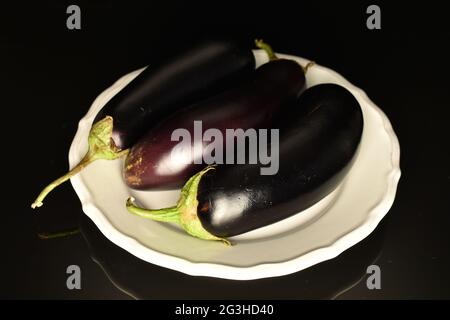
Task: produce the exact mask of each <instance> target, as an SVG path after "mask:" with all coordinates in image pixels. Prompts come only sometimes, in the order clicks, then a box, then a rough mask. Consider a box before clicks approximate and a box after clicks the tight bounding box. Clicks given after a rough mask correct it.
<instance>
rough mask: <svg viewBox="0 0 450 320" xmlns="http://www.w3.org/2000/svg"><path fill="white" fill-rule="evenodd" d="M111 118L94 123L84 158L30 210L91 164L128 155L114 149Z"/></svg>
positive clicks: (39, 197)
mask: <svg viewBox="0 0 450 320" xmlns="http://www.w3.org/2000/svg"><path fill="white" fill-rule="evenodd" d="M112 130H113V118H112V117H110V116H106V117H105V118H103V119H102V120H100V121H98V122H96V123H95V124H94V125H93V126H92V128H91V131H90V132H89V137H88V144H89V150H88V152H87V153H86V155H85V156H84V158H83V159H82V160H81V161H80V163H78V164H77V165H76V166H75V167H74V168H73V169H71V170H70V171H69V172H67V173H66V174H65V175H63V176H62V177H60V178H58V179H56V180H55V181H53V182H51V183H50V184H49V185H48V186H46V187H45V188H44V189H43V190H42V191H41V193H40V194H39V195H38V197H37V198H36V200H34V202H33V203H32V204H31V208H33V209H35V208H38V207H40V206H42V205H43V200H44V199H45V197H46V196H47V195H48V194H49V193H50V192H51V191H52V190H53V189H55V188H56V187H57V186H59V185H60V184H62V183H64V182H65V181H67V180H69V179H70V178H71V177H73V176H74V175H76V174H77V173H79V172H80V171H81V170H83V169H84V168H85V167H86V166H88V165H89V164H91V163H92V162H94V161H96V160H99V159H105V160H113V159H117V158H120V157H122V156H123V155H126V154H127V153H128V151H129V150H128V149H126V150H120V149H119V148H117V147H116V145H115V143H114V141H113V139H112Z"/></svg>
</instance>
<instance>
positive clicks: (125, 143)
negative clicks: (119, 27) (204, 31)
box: [94, 38, 255, 150]
mask: <svg viewBox="0 0 450 320" xmlns="http://www.w3.org/2000/svg"><path fill="white" fill-rule="evenodd" d="M254 69H255V59H254V56H253V53H252V50H251V48H250V46H249V47H245V46H243V45H242V44H241V43H238V42H233V41H230V40H227V39H225V38H224V39H214V40H210V39H209V40H202V41H201V42H200V43H197V44H195V45H192V46H191V47H190V48H188V49H187V50H185V51H182V52H181V53H176V54H174V55H171V54H170V53H169V54H168V55H166V56H165V57H164V58H163V59H162V61H152V62H151V63H150V65H149V67H148V68H146V69H145V70H144V71H142V72H141V73H140V74H139V75H138V76H137V77H136V78H135V79H133V80H132V81H131V82H130V83H129V84H128V85H127V86H126V87H125V88H123V89H122V90H121V91H120V92H119V93H117V94H116V95H115V96H114V97H113V98H112V99H111V100H110V101H109V102H108V103H107V104H106V105H105V106H104V107H103V109H102V110H101V111H100V112H99V113H98V115H97V116H96V118H95V121H94V122H97V121H99V120H101V119H103V118H105V117H106V116H111V117H112V118H113V120H114V125H113V133H112V138H113V140H114V143H115V145H116V146H117V147H118V148H119V149H122V150H124V149H128V148H130V147H131V146H132V145H133V144H134V143H135V142H136V140H137V139H138V138H140V137H141V136H142V135H143V134H144V133H145V132H146V131H147V130H148V129H149V128H151V127H152V126H154V125H155V124H156V123H158V122H159V121H161V120H162V119H163V118H165V117H167V116H168V115H170V114H172V113H173V112H174V111H175V110H177V109H180V108H181V107H183V106H188V105H190V104H191V103H193V102H194V101H200V100H202V99H205V98H207V97H210V96H213V95H215V94H217V93H219V92H220V91H223V90H224V89H225V88H227V87H230V86H232V85H235V84H236V82H238V81H241V80H242V79H245V78H247V77H250V76H251V74H252V73H253V72H254Z"/></svg>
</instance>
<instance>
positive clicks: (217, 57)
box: [31, 39, 274, 208]
mask: <svg viewBox="0 0 450 320" xmlns="http://www.w3.org/2000/svg"><path fill="white" fill-rule="evenodd" d="M255 43H256V45H257V47H259V48H261V49H264V50H265V51H266V52H267V54H268V57H269V58H273V57H274V54H273V52H272V51H271V48H270V46H268V45H267V44H265V43H264V42H262V40H256V41H255ZM161 56H163V57H164V58H163V59H162V60H160V61H152V62H151V66H150V67H149V68H146V69H145V70H144V71H142V72H141V73H140V74H139V75H138V76H137V77H136V78H135V79H133V81H131V82H130V83H129V84H128V85H127V86H126V87H125V88H123V89H122V90H121V91H120V92H119V93H118V94H116V95H115V96H114V97H113V98H112V99H111V100H110V101H109V102H108V103H107V104H106V105H105V106H104V107H103V109H102V110H101V111H100V112H99V113H98V115H97V116H96V118H95V120H94V124H93V126H92V129H91V131H90V133H89V137H88V143H89V150H88V152H87V154H86V155H85V157H84V158H83V159H82V160H81V161H80V163H79V164H78V165H77V166H75V167H74V168H73V169H72V170H71V171H69V172H68V173H67V174H65V175H64V176H62V177H60V178H59V179H57V180H55V181H53V182H52V183H50V184H49V185H48V186H47V187H46V188H45V189H43V191H42V192H41V193H40V194H39V196H38V197H37V198H36V200H35V201H34V202H33V204H32V205H31V207H32V208H36V207H40V206H42V204H43V203H42V201H43V200H44V198H45V197H46V196H47V194H48V193H49V192H50V191H52V190H53V189H54V188H55V187H57V186H58V185H60V184H61V183H63V182H65V181H66V180H68V179H70V177H72V176H74V175H75V174H77V173H78V172H80V171H81V170H82V169H83V168H84V167H86V166H87V165H88V164H90V163H92V162H93V161H95V160H98V159H108V160H113V159H117V158H119V157H121V156H123V155H125V154H127V153H128V151H129V148H130V147H131V146H132V145H133V144H134V143H135V142H136V140H137V139H138V138H140V136H142V135H143V134H144V133H145V132H146V131H147V130H149V129H150V128H152V127H153V126H155V124H157V123H159V122H160V121H161V120H163V119H164V118H165V117H167V116H169V115H170V114H172V113H173V112H174V111H176V110H178V109H181V108H182V107H185V106H188V105H190V104H192V103H193V102H195V101H200V100H202V99H206V98H208V97H210V96H213V95H216V94H218V93H219V92H221V91H223V90H225V89H226V88H228V87H231V86H233V85H235V84H236V83H239V82H240V81H243V79H245V78H248V77H250V76H251V74H252V73H253V72H254V69H255V58H254V56H253V53H252V50H251V49H250V47H248V48H247V47H245V46H243V45H241V44H240V43H239V42H236V41H230V40H227V39H214V40H205V41H201V42H199V43H197V44H196V45H193V46H191V47H190V48H189V49H188V50H185V51H183V52H181V53H177V54H171V53H167V54H165V55H161Z"/></svg>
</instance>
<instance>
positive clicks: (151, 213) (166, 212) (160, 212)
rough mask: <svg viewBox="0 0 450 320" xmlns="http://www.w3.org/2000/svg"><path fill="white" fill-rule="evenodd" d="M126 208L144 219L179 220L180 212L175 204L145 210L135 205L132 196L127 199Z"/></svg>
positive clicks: (176, 221) (177, 221)
mask: <svg viewBox="0 0 450 320" xmlns="http://www.w3.org/2000/svg"><path fill="white" fill-rule="evenodd" d="M127 209H128V211H129V212H130V213H133V214H135V215H137V216H140V217H142V218H146V219H152V220H156V221H161V222H175V223H179V222H180V218H179V215H180V213H179V211H178V208H177V206H174V207H169V208H164V209H157V210H147V209H143V208H141V207H138V206H136V204H135V203H134V198H133V197H130V198H128V200H127Z"/></svg>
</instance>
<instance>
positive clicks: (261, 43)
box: [255, 39, 278, 61]
mask: <svg viewBox="0 0 450 320" xmlns="http://www.w3.org/2000/svg"><path fill="white" fill-rule="evenodd" d="M255 46H256V47H257V48H259V49H262V50H264V51H265V52H266V53H267V56H268V57H269V61H273V60H278V57H277V55H276V54H275V52H274V51H273V49H272V47H271V46H270V45H269V44H268V43H265V42H264V40H262V39H255Z"/></svg>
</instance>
